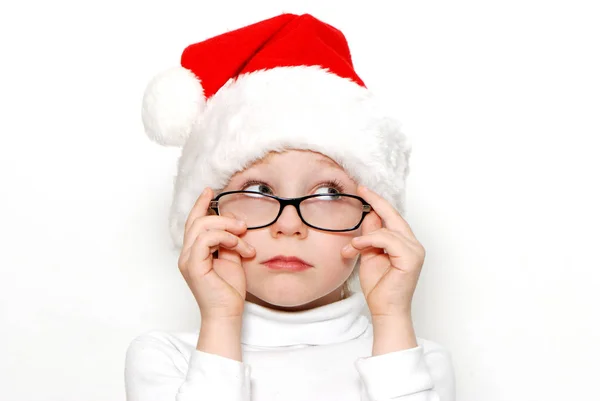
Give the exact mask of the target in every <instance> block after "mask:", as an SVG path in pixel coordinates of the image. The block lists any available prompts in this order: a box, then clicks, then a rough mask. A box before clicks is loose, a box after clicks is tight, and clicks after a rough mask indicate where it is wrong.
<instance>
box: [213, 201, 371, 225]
mask: <svg viewBox="0 0 600 401" xmlns="http://www.w3.org/2000/svg"><path fill="white" fill-rule="evenodd" d="M242 193H243V194H256V195H262V196H265V197H267V198H271V199H275V200H276V201H278V202H279V212H278V213H277V216H276V217H275V218H274V219H273V221H272V222H270V223H269V224H265V225H262V226H258V227H248V230H257V229H259V228H265V227H268V226H270V225H272V224H275V222H276V221H277V219H279V216H281V213H283V208H285V207H286V206H288V205H292V206H294V208H296V212H297V213H298V216H300V220H302V222H303V223H304V224H306V225H307V226H309V227H311V228H314V229H317V230H321V231H328V232H346V231H354V230H356V229H357V228H358V227H360V225H361V224H362V222H363V220H364V219H365V217H366V216H367V215H368V214H369V213H370V212H371V211H372V210H373V207H372V206H371V205H370V204H368V203H367V202H366V201H365V200H364V199H363V198H361V197H360V196H357V195H351V194H343V193H335V194H313V195H306V196H301V197H299V198H280V197H279V196H275V195H269V194H264V193H262V192H256V191H227V192H223V193H221V194H219V195H218V196H217V197H215V198H214V199H212V200H211V201H210V206H209V209H212V210H214V211H215V213H216V214H217V215H219V199H220V198H221V197H223V196H225V195H230V194H242ZM339 195H341V196H345V197H350V198H354V199H358V200H359V201H361V202H362V205H363V211H362V216H361V218H360V221H359V222H358V223H357V224H356V225H355V226H354V227H352V228H346V229H343V230H330V229H327V228H321V227H317V226H313V225H312V224H309V223H308V222H306V220H304V217H303V216H302V212H301V211H300V203H301V202H302V201H304V200H306V199H312V198H319V197H321V198H322V197H331V196H339Z"/></svg>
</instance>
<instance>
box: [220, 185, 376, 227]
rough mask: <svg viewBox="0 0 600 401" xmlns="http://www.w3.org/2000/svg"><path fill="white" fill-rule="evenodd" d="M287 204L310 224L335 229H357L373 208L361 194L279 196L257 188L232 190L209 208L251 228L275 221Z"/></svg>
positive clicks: (310, 225)
mask: <svg viewBox="0 0 600 401" xmlns="http://www.w3.org/2000/svg"><path fill="white" fill-rule="evenodd" d="M288 205H292V206H294V207H295V208H296V212H298V216H300V219H301V220H302V222H303V223H304V224H306V225H307V226H309V227H312V228H316V229H318V230H323V231H333V232H342V231H352V230H356V229H357V228H358V227H360V225H361V223H362V221H363V220H364V218H365V216H366V215H367V214H369V212H370V211H371V210H372V208H371V205H369V204H368V203H367V202H366V201H365V200H364V199H363V198H361V197H359V196H356V195H350V194H337V193H336V194H314V195H307V196H302V197H299V198H280V197H278V196H274V195H267V194H264V193H261V192H254V191H229V192H223V193H222V194H219V195H218V196H217V197H216V198H214V199H213V200H212V201H211V202H210V208H211V209H212V210H214V211H215V212H216V213H217V215H222V214H225V213H232V214H233V215H234V216H235V218H236V219H239V220H243V221H245V222H246V226H247V228H248V230H252V229H257V228H263V227H267V226H270V225H271V224H273V223H275V222H276V221H277V219H278V218H279V216H281V213H282V212H283V208H284V207H286V206H288Z"/></svg>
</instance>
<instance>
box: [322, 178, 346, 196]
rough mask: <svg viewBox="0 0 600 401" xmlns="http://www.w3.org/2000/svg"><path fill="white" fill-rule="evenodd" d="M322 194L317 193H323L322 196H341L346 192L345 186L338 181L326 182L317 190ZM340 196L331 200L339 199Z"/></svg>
mask: <svg viewBox="0 0 600 401" xmlns="http://www.w3.org/2000/svg"><path fill="white" fill-rule="evenodd" d="M320 190H322V191H321V192H317V193H321V194H327V195H329V194H332V195H335V194H341V193H343V192H344V186H343V184H342V183H341V182H339V181H338V180H332V181H327V182H324V183H323V184H321V186H320V187H319V188H317V191H320ZM339 198H340V197H339V196H332V197H331V199H339Z"/></svg>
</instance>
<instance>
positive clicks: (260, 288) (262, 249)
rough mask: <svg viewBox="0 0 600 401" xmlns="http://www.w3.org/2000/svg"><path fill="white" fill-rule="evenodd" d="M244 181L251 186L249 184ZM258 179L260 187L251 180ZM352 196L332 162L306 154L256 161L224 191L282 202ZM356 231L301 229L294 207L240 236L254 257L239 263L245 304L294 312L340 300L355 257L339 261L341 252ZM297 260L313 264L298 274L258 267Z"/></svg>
mask: <svg viewBox="0 0 600 401" xmlns="http://www.w3.org/2000/svg"><path fill="white" fill-rule="evenodd" d="M248 181H251V183H249V184H248ZM257 181H259V182H260V184H257V183H256V182H257ZM330 181H334V182H336V184H341V187H342V188H336V187H335V186H334V187H333V188H334V189H337V190H338V191H339V192H343V193H347V194H353V195H356V191H357V184H356V182H355V181H354V180H353V179H352V178H350V176H348V174H347V173H346V172H345V171H344V170H343V169H342V168H341V167H340V166H339V165H337V164H336V163H335V162H334V161H333V160H331V159H330V158H328V157H326V156H323V155H321V154H319V153H315V152H311V151H298V150H290V151H286V152H283V153H270V154H269V155H268V156H267V157H265V158H264V159H263V160H261V161H260V162H258V163H256V164H254V165H253V166H251V167H249V168H247V169H246V170H244V171H241V172H239V173H237V174H235V175H234V176H233V177H232V178H231V180H230V182H229V183H228V185H227V186H226V187H225V188H224V189H223V192H224V191H235V190H250V191H260V192H264V193H267V194H270V195H276V196H280V197H285V198H293V197H300V196H304V195H310V194H315V193H328V192H331V189H329V188H331V187H332V186H331V184H327V183H328V182H330ZM360 234H361V229H360V228H358V229H357V230H354V231H349V232H327V231H321V230H317V229H313V228H310V227H308V226H306V225H305V224H304V223H303V222H302V220H301V219H300V217H299V216H298V213H297V212H296V209H295V208H294V207H293V206H288V207H286V208H285V209H284V210H283V211H282V214H281V216H279V219H278V220H277V221H276V222H275V223H274V224H272V225H270V226H268V227H264V228H260V229H255V230H248V231H247V232H246V233H245V234H243V235H242V236H240V237H241V238H243V239H244V240H245V241H247V242H248V243H249V244H250V245H252V246H254V247H255V248H256V256H255V257H254V258H252V259H244V260H243V263H242V264H243V267H244V270H245V272H246V282H247V292H248V294H247V298H246V299H247V300H248V301H251V302H255V303H258V304H262V305H265V306H268V307H272V308H276V309H288V310H299V309H306V308H311V307H315V306H320V305H324V304H327V303H331V302H334V301H336V300H339V299H340V291H341V288H342V285H343V284H344V282H345V281H346V279H347V278H348V277H349V276H350V274H351V273H352V270H353V268H354V265H355V263H356V259H344V258H342V256H341V254H340V253H341V249H342V248H343V247H344V246H345V245H347V244H348V243H349V242H350V240H351V239H352V238H353V237H356V236H358V235H360ZM277 255H283V256H296V257H298V258H300V259H303V260H304V261H306V262H308V263H310V264H311V265H313V267H311V268H309V269H307V270H302V271H297V272H290V271H282V270H274V269H270V268H269V267H267V266H265V265H264V264H262V262H264V261H266V260H268V259H271V258H272V257H274V256H277Z"/></svg>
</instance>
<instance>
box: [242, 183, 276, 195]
mask: <svg viewBox="0 0 600 401" xmlns="http://www.w3.org/2000/svg"><path fill="white" fill-rule="evenodd" d="M241 189H242V190H243V191H253V192H260V193H263V194H267V195H273V190H272V189H271V187H269V186H268V185H267V184H265V183H264V182H260V181H248V182H246V183H245V184H244V185H242V188H241Z"/></svg>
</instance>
